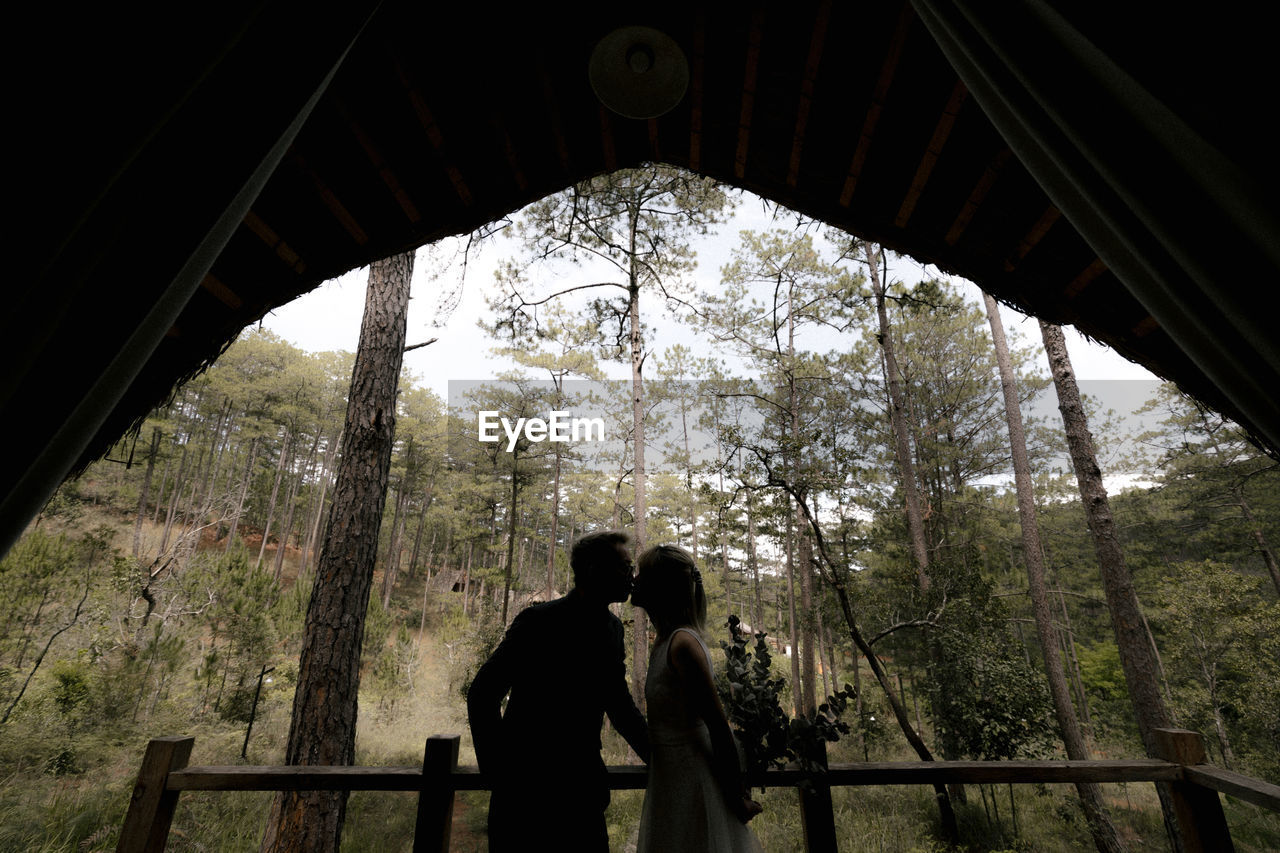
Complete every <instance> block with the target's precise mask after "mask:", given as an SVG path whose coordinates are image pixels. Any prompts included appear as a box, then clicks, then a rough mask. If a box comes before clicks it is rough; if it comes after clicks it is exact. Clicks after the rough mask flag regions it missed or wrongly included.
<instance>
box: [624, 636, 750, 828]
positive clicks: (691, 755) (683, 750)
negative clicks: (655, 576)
mask: <svg viewBox="0 0 1280 853" xmlns="http://www.w3.org/2000/svg"><path fill="white" fill-rule="evenodd" d="M676 630H678V631H688V632H689V633H690V634H691V635H693V637H694V638H695V639H697V641H698V645H699V646H700V647H701V648H702V651H703V654H705V655H706V656H707V666H708V667H710V666H711V653H710V652H709V651H708V650H707V646H706V643H704V642H702V638H701V637H699V636H698V634H697V633H696V632H695V631H693V630H691V629H688V628H678V629H676ZM672 636H675V635H674V633H673V634H672ZM670 646H671V637H667V638H666V639H665V640H663V641H662V642H660V643H657V644H656V645H655V646H654V647H653V651H652V653H651V654H650V656H649V676H648V678H647V679H646V681H645V686H644V695H645V700H646V702H647V703H648V717H649V745H650V749H651V751H652V755H651V757H650V760H649V785H648V787H647V788H646V789H645V792H644V807H643V809H642V810H641V813H640V836H639V841H638V842H637V845H636V851H637V853H762V851H763V848H762V847H761V846H760V842H759V840H758V839H757V838H756V837H755V835H753V834H752V832H751V830H750V829H748V828H747V826H746V825H745V824H744V823H743V822H742V821H740V820H738V818H737V816H736V815H735V814H734V813H733V812H732V811H731V810H730V808H729V805H728V803H726V802H725V798H724V794H723V792H722V791H721V789H720V786H719V784H717V782H716V779H715V775H714V774H713V773H712V770H711V737H710V735H709V734H708V732H707V726H706V724H705V723H703V722H702V720H700V719H697V718H696V717H694V716H693V715H692V714H691V713H690V711H689V708H688V706H687V703H686V701H685V696H684V691H683V690H681V688H680V682H679V677H678V676H677V674H676V672H675V670H674V669H672V667H671V663H670V661H669V660H668V650H669V649H670ZM712 671H714V669H713V670H712Z"/></svg>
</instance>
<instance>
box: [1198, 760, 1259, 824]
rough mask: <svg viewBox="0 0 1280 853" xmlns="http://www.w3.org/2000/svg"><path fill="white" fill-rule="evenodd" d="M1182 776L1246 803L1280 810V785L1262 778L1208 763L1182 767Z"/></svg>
mask: <svg viewBox="0 0 1280 853" xmlns="http://www.w3.org/2000/svg"><path fill="white" fill-rule="evenodd" d="M1182 778H1184V779H1185V780H1186V781H1188V782H1193V783H1195V784H1197V785H1203V786H1204V787H1206V788H1211V789H1213V790H1215V791H1220V792H1222V793H1224V794H1226V795H1228V796H1231V797H1235V798H1236V799H1237V800H1244V801H1245V802H1246V803H1253V804H1254V805H1255V806H1262V807H1263V808H1264V809H1271V811H1273V812H1280V785H1272V784H1271V783H1270V782H1264V781H1262V780H1261V779H1254V778H1252V777H1250V776H1245V775H1243V774H1241V773H1234V772H1232V771H1230V770H1223V769H1222V768H1221V767H1211V766H1209V765H1207V764H1201V765H1199V766H1196V767H1184V768H1183V769H1182Z"/></svg>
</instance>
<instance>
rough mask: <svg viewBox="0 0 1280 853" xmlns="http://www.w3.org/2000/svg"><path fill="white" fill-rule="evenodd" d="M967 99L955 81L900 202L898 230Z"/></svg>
mask: <svg viewBox="0 0 1280 853" xmlns="http://www.w3.org/2000/svg"><path fill="white" fill-rule="evenodd" d="M968 97H969V90H968V89H966V88H965V85H964V84H963V83H961V82H960V81H959V80H956V85H955V86H954V87H952V89H951V97H950V98H948V99H947V105H946V106H945V107H943V109H942V115H941V116H939V117H938V123H937V124H936V125H934V128H933V137H932V138H931V139H930V140H929V147H928V148H926V149H925V151H924V156H923V157H921V158H920V165H919V166H917V167H916V174H915V177H913V178H912V179H911V187H910V188H909V189H908V190H907V195H906V197H905V198H904V199H903V200H902V207H900V208H898V216H897V218H896V219H895V220H894V223H893V224H894V225H897V226H898V227H899V228H905V227H906V225H907V221H908V220H909V219H911V214H912V213H914V212H915V209H916V204H917V203H918V202H919V201H920V196H921V194H922V193H924V188H925V185H926V184H928V183H929V177H930V176H931V175H932V174H933V167H934V166H936V165H937V163H938V155H940V154H941V153H942V149H943V148H944V147H945V146H946V144H947V138H948V137H949V136H951V129H952V128H953V127H955V124H956V116H957V115H959V114H960V108H961V107H963V106H964V102H965V100H966V99H967V98H968Z"/></svg>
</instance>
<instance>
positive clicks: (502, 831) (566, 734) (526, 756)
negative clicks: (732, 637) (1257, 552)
mask: <svg viewBox="0 0 1280 853" xmlns="http://www.w3.org/2000/svg"><path fill="white" fill-rule="evenodd" d="M629 541H630V538H629V537H628V536H627V534H625V533H621V532H616V531H605V532H601V533H593V534H589V535H587V536H584V537H582V538H581V539H579V540H578V541H577V542H576V543H574V546H573V550H572V552H571V553H570V558H569V564H570V566H571V567H572V568H573V582H574V586H573V589H571V590H570V591H569V593H568V594H567V595H565V596H564V597H562V598H557V599H556V600H554V601H547V602H542V603H538V604H534V605H531V606H530V607H527V608H525V609H524V610H522V611H521V612H520V613H519V615H517V616H516V618H515V619H514V620H513V621H512V623H511V627H510V628H508V629H507V633H506V636H504V637H503V639H502V642H501V643H500V644H499V645H498V648H497V649H495V650H494V652H493V654H492V655H491V656H490V657H489V660H487V661H486V662H485V663H484V665H483V666H481V667H480V671H479V672H477V673H476V677H475V679H474V680H473V681H472V682H471V688H470V690H468V692H467V715H468V717H469V719H470V723H471V738H472V741H473V742H474V744H475V750H476V761H477V762H479V765H480V769H481V770H482V771H483V772H484V773H485V774H487V775H489V776H490V778H491V779H492V780H493V793H492V795H491V797H490V799H489V849H490V850H493V851H505V850H516V849H520V850H528V849H531V848H534V849H536V848H539V847H541V846H543V845H540V844H538V843H536V842H537V841H539V840H542V841H545V842H547V843H549V844H550V845H552V848H551V849H555V850H566V851H578V850H590V851H607V850H608V849H609V835H608V831H607V830H606V828H605V822H604V810H605V807H606V806H608V804H609V788H608V780H607V778H606V776H605V766H604V760H603V759H602V758H601V756H600V749H601V744H600V727H601V725H602V724H603V722H604V715H605V714H608V715H609V721H610V722H611V723H612V724H613V727H614V729H616V730H617V731H618V733H619V734H621V735H622V736H623V738H625V739H626V741H627V743H629V744H631V747H632V749H634V750H635V751H636V754H637V755H639V756H640V757H641V758H642V759H644V760H645V761H646V762H647V761H648V760H649V735H648V731H647V728H646V726H645V721H644V717H643V716H642V715H641V714H640V710H639V709H638V708H636V705H635V702H633V701H632V699H631V693H630V692H629V691H628V690H627V681H626V663H625V653H624V651H623V634H622V623H621V622H619V621H618V617H616V616H614V615H613V614H612V613H611V612H609V604H611V603H612V602H615V601H625V600H626V599H627V596H628V595H629V594H630V592H631V578H632V564H631V554H630V551H629V550H628V548H627V544H628V542H629ZM508 694H510V695H509V696H508ZM503 697H507V705H506V711H505V713H504V712H503V711H502V710H501V708H502V699H503Z"/></svg>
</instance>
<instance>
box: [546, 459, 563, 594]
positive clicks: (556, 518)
mask: <svg viewBox="0 0 1280 853" xmlns="http://www.w3.org/2000/svg"><path fill="white" fill-rule="evenodd" d="M554 447H555V474H554V475H553V478H552V482H551V535H550V537H549V538H548V540H547V589H546V599H547V601H550V600H551V599H552V598H554V597H555V587H556V536H557V535H558V531H557V530H556V526H557V525H558V524H559V522H560V464H561V463H560V458H561V452H560V442H558V441H557V442H555V443H554Z"/></svg>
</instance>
